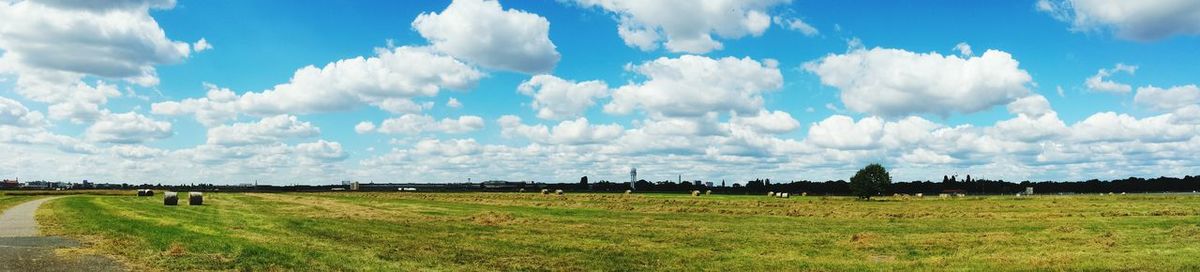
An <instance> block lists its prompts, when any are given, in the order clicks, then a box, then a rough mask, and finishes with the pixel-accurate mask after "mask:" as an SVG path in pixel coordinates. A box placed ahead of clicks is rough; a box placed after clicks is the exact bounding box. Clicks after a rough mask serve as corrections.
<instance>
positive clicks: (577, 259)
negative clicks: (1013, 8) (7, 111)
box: [39, 193, 1200, 271]
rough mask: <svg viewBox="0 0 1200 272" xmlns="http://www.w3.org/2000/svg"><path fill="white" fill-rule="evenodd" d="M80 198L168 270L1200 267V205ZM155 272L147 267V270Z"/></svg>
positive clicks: (101, 225) (120, 249)
mask: <svg viewBox="0 0 1200 272" xmlns="http://www.w3.org/2000/svg"><path fill="white" fill-rule="evenodd" d="M205 203H206V205H205V206H200V207H191V206H186V205H185V206H178V207H164V206H162V205H161V198H159V197H154V198H137V197H99V196H75V197H69V198H63V199H59V200H56V201H53V202H51V203H48V204H47V206H44V207H45V208H43V210H42V213H41V214H39V216H40V218H39V220H40V221H41V222H43V223H44V224H46V225H47V227H46V228H44V231H46V232H49V233H52V234H59V235H68V236H73V237H77V238H80V239H83V240H85V241H87V242H88V243H89V245H91V248H92V249H94V250H96V251H97V252H100V253H105V254H109V255H113V256H115V257H117V258H119V259H121V260H123V261H125V262H127V263H129V264H130V265H132V266H133V267H134V268H141V269H164V270H230V269H239V270H276V269H278V270H402V271H410V270H450V271H485V270H549V271H564V270H572V271H576V270H620V271H628V270H734V271H746V270H753V271H757V270H1171V271H1177V270H1193V271H1194V270H1200V197H1195V196H1186V195H1185V196H1168V195H1161V196H1155V195H1144V196H1143V195H1139V196H1070V197H1036V198H1013V197H983V198H964V199H949V200H941V199H929V198H926V199H891V200H889V201H871V202H863V201H855V200H851V199H848V198H818V197H804V198H791V199H770V198H766V197H761V196H705V197H690V196H681V195H633V196H624V195H615V194H606V195H591V194H568V195H566V196H545V195H538V194H515V193H443V194H406V193H321V194H220V193H217V194H208V195H206V199H205ZM139 270H140V269H139Z"/></svg>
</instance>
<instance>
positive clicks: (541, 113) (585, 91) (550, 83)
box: [517, 75, 609, 120]
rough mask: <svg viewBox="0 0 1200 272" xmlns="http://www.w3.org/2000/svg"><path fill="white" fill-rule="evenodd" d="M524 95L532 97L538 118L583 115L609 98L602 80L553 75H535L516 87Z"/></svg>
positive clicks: (606, 85) (561, 117)
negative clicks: (581, 79)
mask: <svg viewBox="0 0 1200 272" xmlns="http://www.w3.org/2000/svg"><path fill="white" fill-rule="evenodd" d="M517 91H518V92H520V93H521V94H524V95H528V96H531V97H533V103H532V104H530V107H533V109H534V110H536V111H537V116H538V118H542V119H553V120H562V119H567V118H575V117H579V116H580V115H582V114H583V113H584V112H586V111H587V109H588V108H590V107H591V106H593V105H596V100H597V99H601V98H604V97H608V92H609V91H608V84H605V83H604V82H602V81H598V80H593V81H584V82H578V83H576V82H574V81H569V80H564V79H561V78H558V77H555V76H552V75H536V76H533V77H532V78H530V79H529V80H527V81H525V82H522V83H521V85H520V86H517Z"/></svg>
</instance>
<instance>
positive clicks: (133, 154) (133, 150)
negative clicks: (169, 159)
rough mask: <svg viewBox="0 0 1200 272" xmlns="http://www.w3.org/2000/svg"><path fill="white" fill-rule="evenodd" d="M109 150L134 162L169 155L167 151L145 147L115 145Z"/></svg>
mask: <svg viewBox="0 0 1200 272" xmlns="http://www.w3.org/2000/svg"><path fill="white" fill-rule="evenodd" d="M108 150H109V151H111V152H112V153H113V154H116V155H117V156H119V157H122V158H126V159H132V160H145V159H150V158H156V157H161V156H163V155H165V154H167V151H166V150H162V149H158V148H153V147H147V146H144V145H114V146H112V147H110V148H109V149H108Z"/></svg>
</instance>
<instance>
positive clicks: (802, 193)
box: [800, 192, 808, 196]
mask: <svg viewBox="0 0 1200 272" xmlns="http://www.w3.org/2000/svg"><path fill="white" fill-rule="evenodd" d="M800 196H808V192H801V193H800Z"/></svg>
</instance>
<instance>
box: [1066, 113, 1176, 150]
mask: <svg viewBox="0 0 1200 272" xmlns="http://www.w3.org/2000/svg"><path fill="white" fill-rule="evenodd" d="M1196 129H1197V127H1196V126H1193V125H1177V124H1175V123H1174V122H1172V118H1171V115H1169V114H1167V115H1158V116H1152V117H1147V118H1143V119H1137V118H1135V117H1133V116H1129V115H1127V114H1118V113H1115V112H1101V113H1096V114H1093V115H1092V116H1089V117H1088V118H1087V119H1084V120H1083V121H1080V122H1079V123H1075V124H1073V125H1071V130H1072V131H1071V134H1072V135H1071V136H1072V137H1073V140H1075V141H1076V142H1077V143H1095V142H1132V141H1140V142H1150V143H1156V142H1178V141H1185V140H1188V139H1191V138H1192V137H1193V136H1195V135H1196V134H1197V131H1196Z"/></svg>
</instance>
